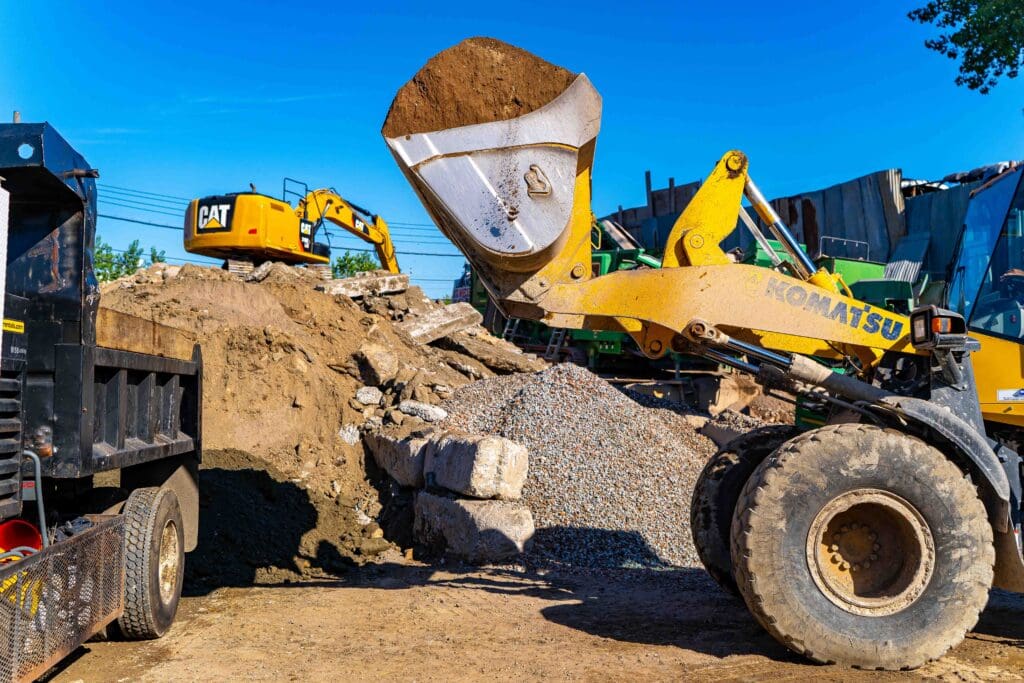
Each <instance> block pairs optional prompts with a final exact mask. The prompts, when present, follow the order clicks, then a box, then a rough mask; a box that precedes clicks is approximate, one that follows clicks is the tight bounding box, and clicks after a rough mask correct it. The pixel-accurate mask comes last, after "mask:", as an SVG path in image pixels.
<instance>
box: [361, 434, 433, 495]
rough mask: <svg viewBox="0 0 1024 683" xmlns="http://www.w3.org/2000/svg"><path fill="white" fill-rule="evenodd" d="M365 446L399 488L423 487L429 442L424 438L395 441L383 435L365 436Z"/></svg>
mask: <svg viewBox="0 0 1024 683" xmlns="http://www.w3.org/2000/svg"><path fill="white" fill-rule="evenodd" d="M365 439H366V445H367V446H369V448H370V452H371V453H373V459H374V460H375V461H376V462H377V464H378V465H379V466H380V467H381V469H383V470H384V471H385V472H387V473H388V474H389V475H391V478H392V479H394V480H395V481H397V482H398V483H399V484H400V485H401V486H413V487H416V488H420V487H422V486H423V463H424V460H425V458H426V451H427V448H429V447H430V443H431V442H430V441H429V440H428V439H424V438H406V439H396V438H394V437H390V436H386V435H384V434H374V433H370V434H366V436H365Z"/></svg>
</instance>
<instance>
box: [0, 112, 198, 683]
mask: <svg viewBox="0 0 1024 683" xmlns="http://www.w3.org/2000/svg"><path fill="white" fill-rule="evenodd" d="M97 176H98V172H97V171H96V170H95V169H94V168H93V167H92V166H90V165H89V163H88V162H87V161H86V160H85V159H84V158H83V157H82V156H81V155H80V154H79V153H78V152H76V151H75V150H74V148H72V146H71V145H70V144H68V142H67V141H66V140H64V138H62V137H61V136H60V134H59V133H58V132H57V131H56V130H55V129H54V128H53V127H52V126H51V125H49V124H47V123H40V124H30V123H15V124H4V125H0V187H2V190H0V252H2V253H0V283H2V284H3V286H4V291H3V296H2V297H0V302H2V306H3V309H2V318H3V329H2V332H0V339H2V343H0V346H2V354H0V632H2V633H3V639H2V642H0V680H3V681H12V680H14V681H19V680H30V679H33V678H35V677H37V676H39V675H40V674H42V673H43V672H44V671H46V670H47V669H48V668H49V667H51V666H52V665H53V664H54V663H56V662H57V661H58V660H60V659H61V658H62V657H64V656H65V655H67V654H69V653H70V652H72V651H73V650H74V649H75V648H77V647H78V646H79V645H81V644H82V643H83V642H84V641H85V640H87V639H88V638H90V637H93V636H94V635H97V634H108V629H109V630H111V631H113V630H115V629H116V631H117V633H118V634H119V635H121V636H122V637H125V638H128V639H145V638H156V637H159V636H161V635H162V634H164V633H165V632H166V631H167V629H168V628H170V626H171V623H172V622H173V620H174V617H175V613H176V611H177V606H178V599H179V597H180V594H181V585H182V579H183V576H184V553H185V552H186V551H189V550H192V549H193V548H194V547H195V546H196V542H197V537H198V514H199V512H198V510H199V496H198V486H197V470H198V466H199V461H200V454H201V414H200V406H201V395H202V358H201V354H200V348H199V346H197V345H195V344H194V343H193V341H191V340H189V339H186V338H183V337H182V336H181V335H180V334H179V333H178V332H176V331H175V330H173V329H170V328H166V327H163V326H161V325H158V324H156V323H154V322H152V321H148V320H144V319H140V318H137V317H133V316H128V315H124V314H120V313H118V312H116V311H113V310H108V309H105V308H103V307H102V306H101V301H100V291H99V286H98V283H97V281H96V275H95V272H94V264H93V257H94V247H95V233H96V184H95V178H96V177H97Z"/></svg>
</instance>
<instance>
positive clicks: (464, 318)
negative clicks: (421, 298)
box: [396, 302, 483, 344]
mask: <svg viewBox="0 0 1024 683" xmlns="http://www.w3.org/2000/svg"><path fill="white" fill-rule="evenodd" d="M481 322H483V316H482V315H480V311H478V310H476V309H475V308H473V307H472V306H471V305H469V304H468V303H465V302H460V303H457V304H448V305H447V306H445V307H444V308H438V309H435V310H432V311H427V312H426V313H424V314H423V315H422V316H420V317H418V318H413V319H412V320H407V321H406V322H403V323H400V324H398V325H397V326H396V327H398V329H400V330H402V331H403V332H405V333H406V334H408V335H409V336H410V337H412V340H413V341H415V342H416V343H417V344H429V343H430V342H432V341H436V340H438V339H440V338H441V337H447V336H448V335H449V334H454V333H456V332H458V331H460V330H464V329H466V328H468V327H473V326H474V325H479V324H480V323H481Z"/></svg>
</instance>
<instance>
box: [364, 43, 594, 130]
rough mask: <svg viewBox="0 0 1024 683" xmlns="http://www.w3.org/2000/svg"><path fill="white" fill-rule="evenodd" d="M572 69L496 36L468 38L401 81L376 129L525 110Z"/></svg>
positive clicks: (565, 82)
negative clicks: (381, 126)
mask: <svg viewBox="0 0 1024 683" xmlns="http://www.w3.org/2000/svg"><path fill="white" fill-rule="evenodd" d="M575 78H576V74H575V73H573V72H571V71H568V70H567V69H563V68H562V67H560V66H556V65H554V64H552V63H550V62H547V61H544V60H543V59H541V58H540V57H538V56H536V55H534V54H531V53H529V52H527V51H526V50H523V49H521V48H518V47H515V46H514V45H509V44H508V43H504V42H502V41H500V40H497V39H495V38H467V39H466V40H463V41H462V42H461V43H459V44H458V45H455V46H453V47H450V48H448V49H447V50H444V51H442V52H439V53H438V54H436V55H434V56H433V57H431V58H430V60H429V61H428V62H427V63H426V64H425V65H424V66H423V68H422V69H420V70H419V71H418V72H416V75H415V76H413V77H412V79H411V80H410V81H409V82H408V83H406V84H405V85H403V86H402V88H401V89H400V90H399V91H398V94H397V95H396V96H395V99H394V101H393V102H392V103H391V109H390V110H389V111H388V116H387V118H386V119H385V121H384V128H383V130H382V131H381V132H382V133H383V134H384V136H385V137H389V138H390V137H398V136H401V135H411V134H414V133H426V132H430V131H436V130H444V129H446V128H455V127H458V126H469V125H473V124H477V123H490V122H492V121H504V120H507V119H512V118H516V117H517V116H522V115H523V114H528V113H530V112H532V111H534V110H536V109H539V108H541V107H543V106H544V105H545V104H547V103H548V102H550V101H551V100H553V99H555V98H556V97H558V96H559V95H560V94H561V93H562V92H563V91H564V90H565V89H566V88H568V87H569V85H570V84H571V83H572V82H573V80H574V79H575Z"/></svg>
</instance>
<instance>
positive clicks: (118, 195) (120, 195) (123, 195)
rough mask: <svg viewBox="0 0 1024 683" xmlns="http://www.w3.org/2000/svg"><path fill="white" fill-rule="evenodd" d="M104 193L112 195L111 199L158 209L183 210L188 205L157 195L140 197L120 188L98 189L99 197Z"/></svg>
mask: <svg viewBox="0 0 1024 683" xmlns="http://www.w3.org/2000/svg"><path fill="white" fill-rule="evenodd" d="M104 195H112V198H113V199H117V200H118V201H125V202H138V203H139V204H141V205H142V206H154V207H156V208H158V209H181V210H183V211H184V208H183V207H187V206H188V205H189V202H179V201H178V200H177V199H160V198H158V197H140V196H139V195H134V194H128V193H127V192H122V191H121V190H110V189H103V190H100V198H103V196H104ZM143 200H145V201H143ZM149 202H162V203H160V204H150V203H149Z"/></svg>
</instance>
